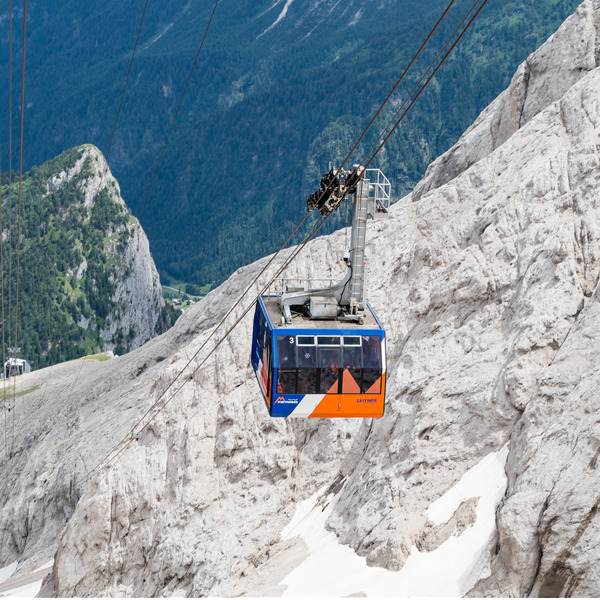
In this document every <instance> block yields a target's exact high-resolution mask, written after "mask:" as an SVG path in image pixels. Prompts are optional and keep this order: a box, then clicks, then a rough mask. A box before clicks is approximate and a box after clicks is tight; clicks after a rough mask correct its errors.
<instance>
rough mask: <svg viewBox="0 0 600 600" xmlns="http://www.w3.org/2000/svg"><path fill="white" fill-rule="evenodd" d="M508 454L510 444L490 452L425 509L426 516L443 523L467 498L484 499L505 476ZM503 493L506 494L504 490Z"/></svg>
mask: <svg viewBox="0 0 600 600" xmlns="http://www.w3.org/2000/svg"><path fill="white" fill-rule="evenodd" d="M507 456H508V444H505V445H504V447H503V448H502V449H501V450H499V451H498V452H492V453H491V454H488V455H487V456H486V457H485V458H484V459H483V460H481V461H479V462H478V463H477V464H476V465H475V466H474V467H472V468H471V469H469V470H468V471H467V472H466V473H465V474H464V475H463V476H462V477H461V478H460V480H459V481H458V482H457V483H456V484H454V486H453V487H451V488H450V489H449V490H448V491H447V492H446V493H445V494H444V495H443V496H441V497H440V498H438V499H437V500H436V501H435V502H433V504H431V506H430V507H429V508H428V509H427V510H426V511H425V513H424V515H425V517H427V519H429V520H430V521H431V522H432V523H433V524H434V525H441V524H442V523H446V522H447V521H448V520H450V519H451V518H452V515H453V514H454V513H455V512H456V511H457V510H458V507H459V506H460V505H461V504H462V503H463V502H464V501H465V500H469V499H470V498H477V497H479V498H482V499H483V498H484V496H486V494H489V493H490V492H491V490H492V489H493V488H494V485H495V482H498V481H501V480H502V478H503V477H504V478H505V475H504V464H505V463H506V457H507ZM504 488H506V485H504ZM502 494H503V495H504V491H503V492H502Z"/></svg>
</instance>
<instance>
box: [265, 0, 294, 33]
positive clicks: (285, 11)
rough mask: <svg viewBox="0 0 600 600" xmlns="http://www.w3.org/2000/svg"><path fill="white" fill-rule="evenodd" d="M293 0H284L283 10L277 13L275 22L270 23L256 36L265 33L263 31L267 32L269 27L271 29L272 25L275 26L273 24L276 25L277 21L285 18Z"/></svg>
mask: <svg viewBox="0 0 600 600" xmlns="http://www.w3.org/2000/svg"><path fill="white" fill-rule="evenodd" d="M293 1H294V0H286V2H285V6H284V7H283V10H282V11H281V12H280V13H279V16H278V17H277V19H276V20H275V22H274V23H273V24H272V25H270V26H269V27H267V28H266V29H265V30H264V31H263V32H262V33H261V34H260V35H259V36H258V37H261V36H263V35H265V33H267V31H270V30H271V29H273V27H275V25H277V24H278V23H279V22H281V21H283V19H284V18H285V15H287V11H288V8H289V7H290V6H291V5H292V2H293ZM257 39H258V38H257Z"/></svg>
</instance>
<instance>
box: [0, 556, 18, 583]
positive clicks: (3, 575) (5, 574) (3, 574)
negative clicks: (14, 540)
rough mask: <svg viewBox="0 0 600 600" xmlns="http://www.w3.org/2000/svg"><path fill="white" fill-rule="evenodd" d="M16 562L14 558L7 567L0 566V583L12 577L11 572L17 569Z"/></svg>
mask: <svg viewBox="0 0 600 600" xmlns="http://www.w3.org/2000/svg"><path fill="white" fill-rule="evenodd" d="M18 564H19V563H18V561H16V560H15V562H14V563H10V565H8V566H7V567H2V568H1V569H0V583H4V582H5V581H7V580H8V579H10V578H11V577H12V574H13V573H14V572H15V571H16V570H17V565H18Z"/></svg>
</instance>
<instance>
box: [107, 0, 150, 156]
mask: <svg viewBox="0 0 600 600" xmlns="http://www.w3.org/2000/svg"><path fill="white" fill-rule="evenodd" d="M147 8H148V0H146V4H145V5H144V12H143V13H142V18H141V20H140V26H139V27H138V32H137V37H136V38H135V44H134V45H133V52H132V54H131V60H130V61H129V69H127V77H125V85H124V86H123V93H122V94H121V101H120V102H119V109H118V110H117V118H116V119H115V124H114V126H113V130H112V134H111V136H110V143H109V144H108V152H107V153H106V162H108V157H109V156H110V149H111V148H112V143H113V138H114V137H115V131H116V129H117V123H118V122H119V116H120V115H121V107H122V106H123V98H125V90H127V82H128V81H129V74H130V73H131V65H133V58H134V56H135V51H136V49H137V45H138V41H139V39H140V32H141V31H142V24H143V23H144V17H145V16H146V9H147Z"/></svg>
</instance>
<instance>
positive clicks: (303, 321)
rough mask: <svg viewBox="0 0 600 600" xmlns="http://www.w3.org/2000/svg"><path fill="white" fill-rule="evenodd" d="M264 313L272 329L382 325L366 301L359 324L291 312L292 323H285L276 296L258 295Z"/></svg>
mask: <svg viewBox="0 0 600 600" xmlns="http://www.w3.org/2000/svg"><path fill="white" fill-rule="evenodd" d="M260 301H262V303H263V305H264V307H265V309H266V314H267V315H268V318H269V321H270V325H271V327H272V328H273V329H277V330H282V331H288V330H289V331H292V330H295V329H301V330H304V329H318V330H321V329H326V330H339V331H361V330H365V329H366V330H377V329H379V330H381V331H383V327H382V326H381V323H380V322H379V320H378V319H377V316H376V315H375V312H374V311H373V309H372V308H371V305H370V304H368V303H367V310H366V311H365V317H364V323H363V324H362V325H361V324H359V323H356V322H353V321H340V320H337V319H332V320H318V321H316V320H314V319H310V318H309V317H306V316H305V315H303V314H297V313H292V323H290V324H287V323H286V322H285V321H283V320H282V319H281V308H280V306H279V301H278V296H260Z"/></svg>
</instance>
